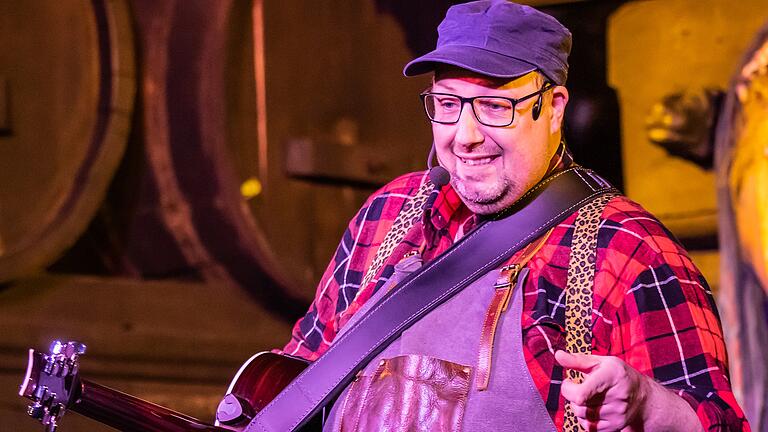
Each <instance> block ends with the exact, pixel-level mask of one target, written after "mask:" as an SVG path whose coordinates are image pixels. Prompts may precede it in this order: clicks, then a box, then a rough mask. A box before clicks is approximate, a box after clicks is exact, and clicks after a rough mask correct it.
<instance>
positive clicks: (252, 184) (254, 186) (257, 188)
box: [240, 177, 262, 199]
mask: <svg viewBox="0 0 768 432" xmlns="http://www.w3.org/2000/svg"><path fill="white" fill-rule="evenodd" d="M261 191H262V187H261V182H260V181H259V179H257V178H256V177H251V178H249V179H247V180H246V181H244V182H243V184H241V185H240V194H241V195H242V196H243V197H245V199H251V198H253V197H255V196H257V195H259V194H260V193H261Z"/></svg>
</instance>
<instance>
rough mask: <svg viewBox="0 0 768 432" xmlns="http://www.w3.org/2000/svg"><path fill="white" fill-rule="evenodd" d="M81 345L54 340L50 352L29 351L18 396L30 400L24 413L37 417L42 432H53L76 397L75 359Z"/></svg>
mask: <svg viewBox="0 0 768 432" xmlns="http://www.w3.org/2000/svg"><path fill="white" fill-rule="evenodd" d="M85 348H86V347H85V345H84V344H82V343H80V342H75V341H70V342H66V343H62V342H61V341H54V342H53V343H52V344H51V348H50V353H49V354H44V353H40V352H35V350H32V349H30V350H29V362H28V364H27V372H26V375H25V376H24V381H23V382H22V383H21V386H20V387H19V396H23V397H26V398H28V399H31V400H32V404H30V405H29V408H28V409H27V413H28V414H29V415H30V416H31V417H33V418H35V419H38V420H40V421H41V422H42V423H43V425H45V426H46V431H49V432H53V431H55V430H56V427H57V426H58V421H59V419H60V418H61V416H62V415H64V412H65V411H66V409H67V408H68V407H70V406H71V405H72V404H73V403H74V402H75V401H76V400H77V399H78V397H79V395H80V392H81V389H80V379H79V377H78V375H77V371H78V359H79V357H80V356H81V355H83V354H85Z"/></svg>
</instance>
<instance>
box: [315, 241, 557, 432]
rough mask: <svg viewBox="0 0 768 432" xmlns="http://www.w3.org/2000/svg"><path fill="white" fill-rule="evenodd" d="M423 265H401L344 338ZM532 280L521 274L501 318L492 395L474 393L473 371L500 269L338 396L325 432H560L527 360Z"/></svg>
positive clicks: (405, 337)
mask: <svg viewBox="0 0 768 432" xmlns="http://www.w3.org/2000/svg"><path fill="white" fill-rule="evenodd" d="M420 265H421V259H420V257H419V256H413V257H409V258H406V259H404V260H403V261H402V262H400V263H399V264H398V265H397V266H396V267H395V272H394V273H393V275H392V277H391V278H390V280H389V281H388V282H387V283H386V284H385V285H384V286H382V288H380V289H379V291H378V292H377V293H376V294H374V296H372V297H371V299H369V301H368V302H366V305H365V306H364V307H363V308H361V309H360V310H359V311H358V313H357V314H356V315H355V316H354V317H352V319H350V322H348V323H347V325H345V326H344V328H342V329H341V331H340V333H343V332H344V329H348V328H350V326H351V324H353V323H354V322H355V321H356V318H357V319H359V317H362V316H363V315H364V314H365V313H366V312H367V311H368V309H370V307H372V306H373V305H374V304H376V303H377V302H378V300H379V299H380V298H381V297H382V296H383V295H384V293H386V292H387V291H388V289H389V287H392V286H394V284H396V283H398V282H399V281H400V280H402V279H403V278H404V277H405V276H407V275H408V274H409V273H411V272H413V271H414V270H416V269H417V268H418V267H419V266H420ZM527 274H528V269H527V268H524V269H523V270H522V271H521V272H520V275H519V276H518V280H517V284H516V286H515V288H514V292H513V294H512V298H511V299H510V304H509V307H508V309H507V311H506V312H505V313H504V314H503V315H502V316H501V317H500V320H499V324H498V330H497V333H496V341H495V345H494V352H493V357H494V358H493V362H492V368H491V375H490V381H489V384H488V388H487V390H485V391H477V390H476V385H475V381H474V376H475V373H474V370H475V365H476V363H477V357H478V351H479V343H480V333H481V329H482V325H483V319H484V317H485V314H486V310H487V308H488V306H489V304H490V302H491V298H492V296H493V290H494V288H493V286H494V282H495V281H496V278H497V277H498V270H495V271H492V272H490V273H488V274H486V275H484V276H483V277H481V278H479V279H478V280H477V281H476V282H474V283H473V284H471V285H470V286H468V287H466V288H465V289H464V290H463V291H461V292H460V293H459V294H457V295H456V296H455V297H453V298H452V299H450V300H448V301H447V302H445V303H443V304H442V305H440V306H439V307H438V308H436V309H435V310H434V311H432V312H431V313H430V314H428V315H427V316H426V317H424V318H423V319H421V320H420V321H419V322H417V323H416V324H414V325H413V326H412V327H410V328H409V329H408V330H406V331H405V332H403V334H402V335H401V337H400V338H398V339H396V340H395V341H394V342H392V344H390V345H389V346H388V347H387V348H386V349H385V350H384V351H382V352H381V353H380V354H379V355H378V356H377V357H376V358H375V359H374V360H373V361H371V362H370V363H369V364H368V365H367V366H366V367H365V368H364V369H363V370H362V371H361V372H360V373H359V374H358V376H357V378H356V379H355V381H353V382H352V383H351V384H350V385H349V386H348V387H347V388H346V389H345V390H344V391H343V392H342V394H341V395H340V396H339V398H338V399H337V401H336V403H335V404H334V406H333V408H332V410H331V412H330V415H329V417H328V419H327V421H326V423H325V426H324V428H323V430H324V431H334V432H336V431H344V432H347V431H437V432H442V431H459V430H463V431H481V430H482V431H486V430H514V431H520V432H525V431H531V432H534V431H535V432H542V431H556V428H555V426H554V423H553V422H552V418H551V417H550V415H549V412H548V411H547V409H546V406H545V405H544V402H543V401H542V399H541V395H540V393H539V391H538V389H537V388H536V386H535V384H534V382H533V379H532V378H531V375H530V373H529V371H528V367H527V365H526V362H525V357H524V354H523V346H522V330H521V320H522V305H523V296H522V293H523V285H524V283H525V279H526V277H527ZM366 306H367V307H366Z"/></svg>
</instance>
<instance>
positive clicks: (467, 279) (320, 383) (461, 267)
mask: <svg viewBox="0 0 768 432" xmlns="http://www.w3.org/2000/svg"><path fill="white" fill-rule="evenodd" d="M615 191H616V190H615V189H614V188H613V187H612V186H611V185H610V184H609V183H608V182H606V181H605V180H603V179H602V178H600V177H599V176H598V175H596V174H594V173H593V172H592V171H590V170H587V169H584V168H581V167H574V168H569V169H567V170H565V171H562V172H560V173H557V174H554V175H552V176H550V177H548V178H546V179H544V180H542V181H541V182H540V183H539V184H538V185H536V186H534V187H533V188H531V190H530V191H528V192H527V193H526V194H525V195H523V197H521V198H520V200H518V202H516V203H515V204H514V205H513V206H512V207H510V208H509V209H508V210H506V211H505V212H503V213H501V214H499V215H496V216H494V217H493V218H491V219H490V220H486V221H484V222H482V223H480V224H479V225H478V226H477V227H475V229H473V230H472V231H470V232H469V233H467V234H466V235H465V236H464V237H463V238H462V239H461V240H459V241H458V242H456V243H455V244H454V245H453V246H452V247H451V248H449V249H448V250H447V251H445V252H444V253H442V254H441V255H440V256H438V257H437V258H435V259H434V260H432V261H430V262H428V263H427V264H425V265H424V266H422V268H421V269H419V270H418V271H416V272H414V273H413V274H411V275H409V276H408V277H406V278H405V279H404V280H403V281H402V282H400V283H399V284H398V285H397V286H396V287H395V288H394V289H393V290H392V291H391V292H390V293H389V294H387V296H385V297H384V298H383V299H382V300H381V301H380V302H379V303H378V304H376V305H375V306H373V307H372V308H371V310H370V311H369V312H368V313H367V314H366V315H365V316H364V317H363V318H361V319H360V320H359V321H357V322H356V323H355V324H354V325H353V326H352V328H350V329H349V330H348V331H347V332H346V333H344V334H343V335H341V336H339V337H338V338H337V339H336V340H334V342H333V344H332V345H331V347H330V348H329V349H328V350H327V351H326V352H325V354H323V355H322V356H321V357H320V358H318V359H317V360H316V361H315V362H313V363H312V364H310V365H309V366H308V367H307V368H306V369H305V370H304V372H302V373H301V374H300V375H299V376H297V377H296V379H294V380H293V381H292V382H291V383H290V384H289V385H288V386H287V387H286V388H285V389H284V390H283V391H282V392H281V393H280V394H279V395H277V397H275V398H274V399H273V400H272V401H271V402H270V403H269V404H268V405H267V406H266V407H264V409H262V410H261V411H259V412H258V413H257V414H256V416H255V417H254V418H253V420H252V421H251V423H250V424H249V425H248V426H247V427H246V428H245V432H256V431H260V432H285V431H295V430H298V429H300V428H301V427H302V426H303V425H304V424H306V423H307V422H308V421H309V420H310V419H311V418H312V417H313V416H314V415H315V414H316V413H317V412H319V411H320V410H321V409H322V407H323V406H325V405H326V404H327V403H329V402H330V401H332V400H333V399H334V398H335V397H336V396H337V395H338V393H339V392H341V391H342V390H343V389H344V387H345V386H346V385H347V384H349V382H350V381H351V380H352V379H353V378H354V376H355V374H356V373H357V372H358V370H360V369H361V368H362V367H364V366H365V365H366V364H367V363H368V362H369V361H370V359H372V358H373V357H375V356H376V355H377V354H378V353H379V352H381V350H383V349H384V348H385V347H386V346H388V345H389V344H390V343H391V342H392V341H394V340H395V339H397V338H398V337H399V336H400V334H401V333H402V332H403V330H405V329H407V328H408V327H409V326H411V325H412V324H413V323H415V322H417V321H418V320H419V319H421V317H423V316H424V315H426V314H427V313H429V312H430V311H432V310H433V309H434V308H436V307H437V306H439V305H440V304H442V303H443V302H445V301H446V300H448V299H450V298H451V297H453V296H454V295H455V294H457V293H458V292H460V291H461V290H462V289H464V288H465V287H466V286H468V285H469V284H471V283H472V282H473V281H475V280H476V279H477V278H479V277H480V276H482V275H484V274H486V273H487V272H489V271H491V270H493V269H495V268H497V267H498V266H500V265H501V264H502V263H503V262H504V261H506V260H507V259H509V258H510V257H511V256H512V255H513V254H514V253H515V252H516V251H518V250H520V249H521V248H523V247H525V246H526V245H527V244H528V243H530V242H531V241H532V240H533V239H536V238H538V237H540V236H541V235H542V234H544V233H545V232H546V231H547V230H549V229H550V228H551V227H553V226H555V225H557V224H558V223H560V221H562V220H563V219H565V218H566V217H568V216H569V215H571V214H572V213H573V212H575V211H576V210H577V209H579V208H581V207H582V206H583V205H584V204H586V203H588V202H591V201H592V200H593V199H595V198H597V197H599V196H601V195H604V194H606V193H608V192H615Z"/></svg>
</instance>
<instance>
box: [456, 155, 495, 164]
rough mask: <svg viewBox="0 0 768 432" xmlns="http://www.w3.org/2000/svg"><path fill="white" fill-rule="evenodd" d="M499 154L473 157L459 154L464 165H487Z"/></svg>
mask: <svg viewBox="0 0 768 432" xmlns="http://www.w3.org/2000/svg"><path fill="white" fill-rule="evenodd" d="M497 157H498V156H488V157H481V158H478V157H472V158H463V157H461V156H458V158H459V160H460V161H461V163H463V164H464V165H469V166H478V165H487V164H489V163H491V162H492V161H493V160H494V159H496V158H497Z"/></svg>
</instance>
